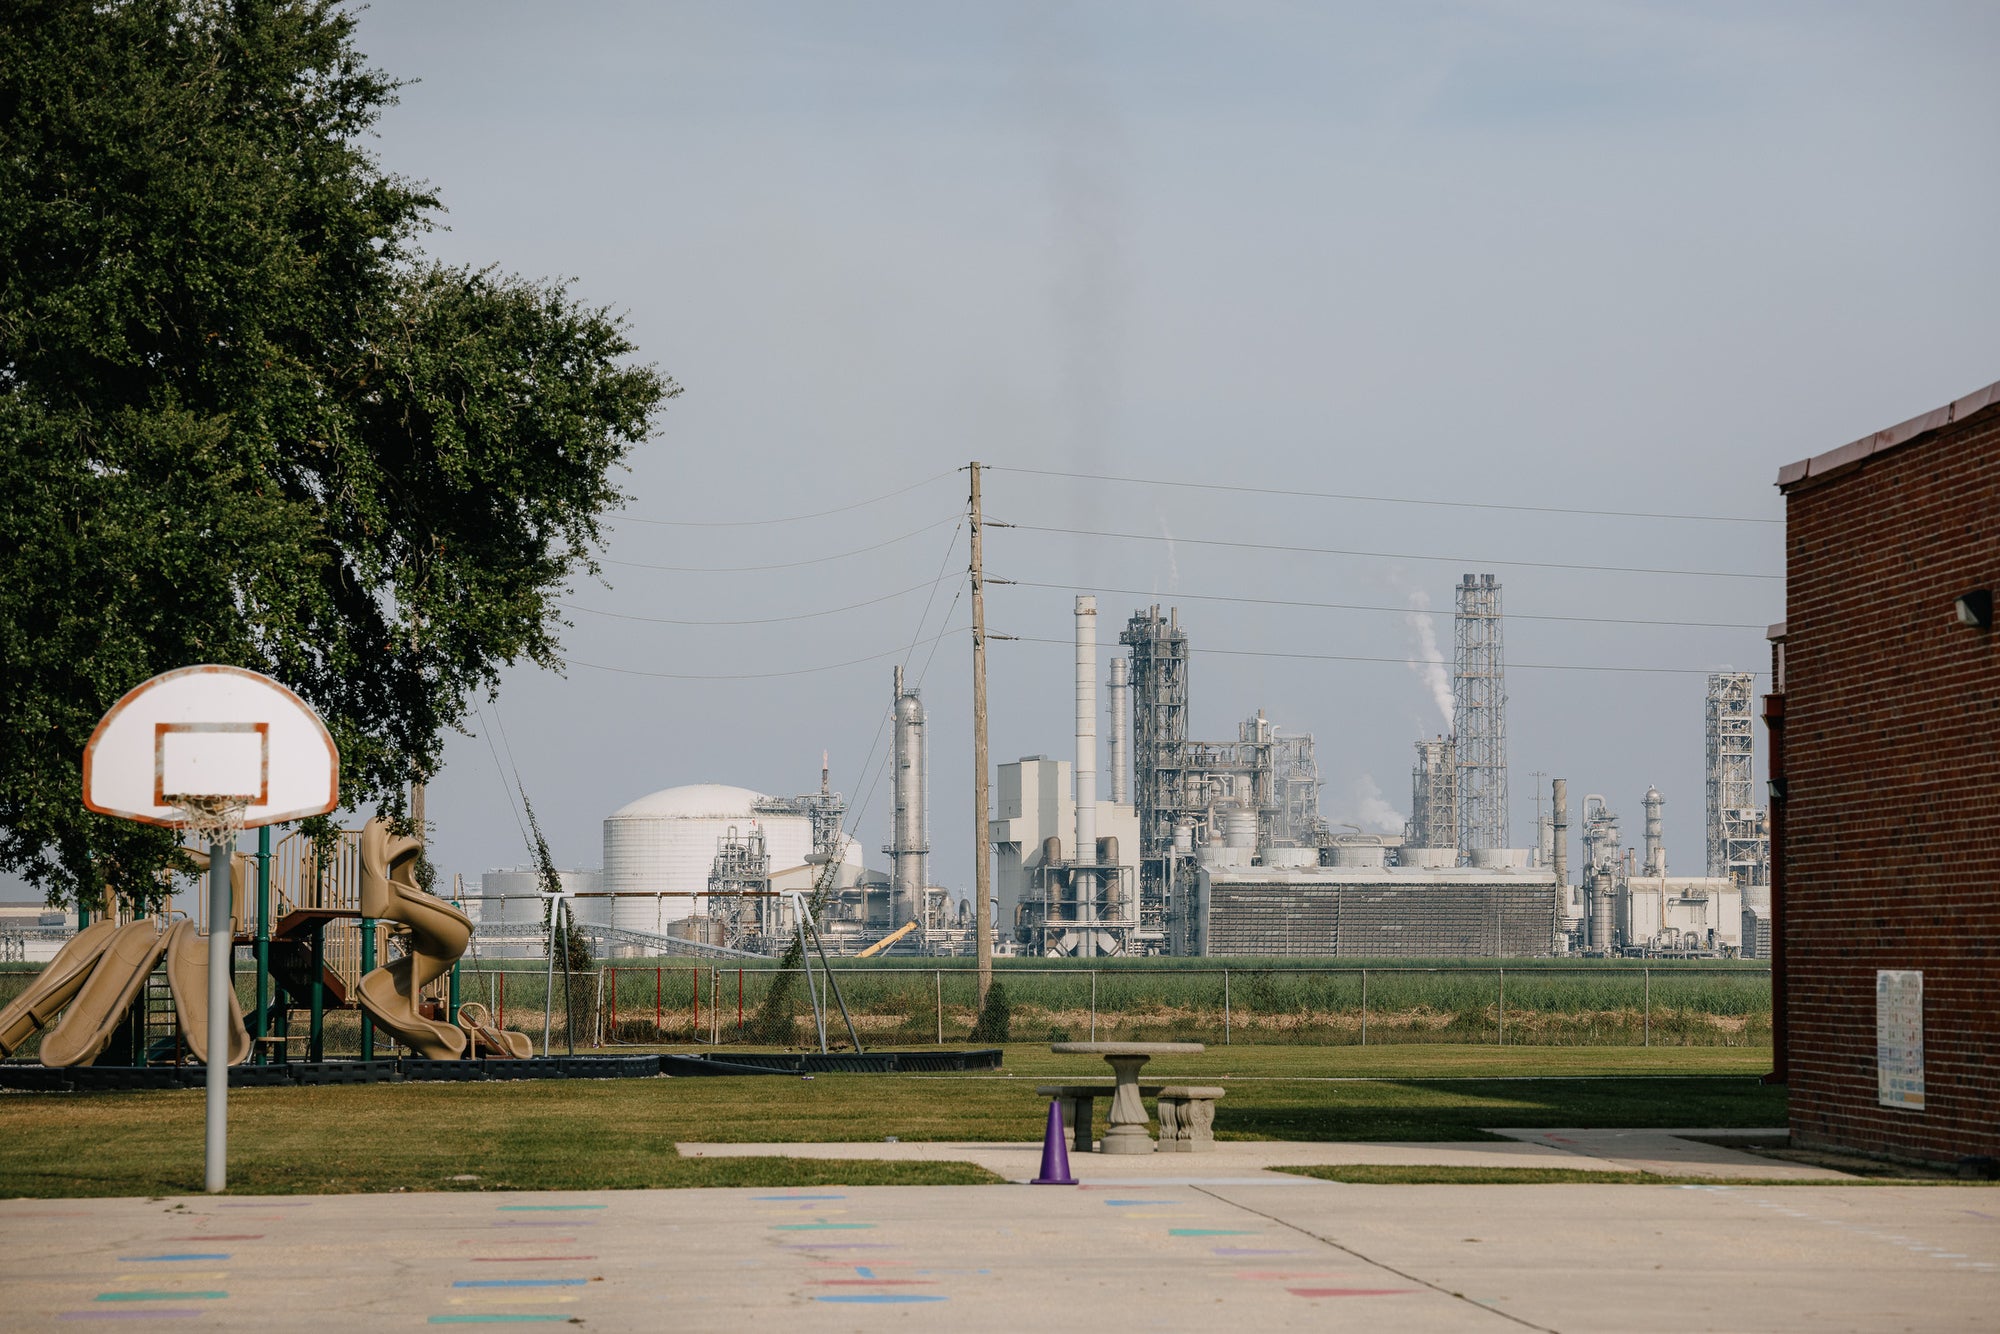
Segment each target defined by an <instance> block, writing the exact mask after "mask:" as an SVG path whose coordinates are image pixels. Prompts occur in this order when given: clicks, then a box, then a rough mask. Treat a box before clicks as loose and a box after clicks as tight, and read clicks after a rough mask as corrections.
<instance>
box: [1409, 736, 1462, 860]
mask: <svg viewBox="0 0 2000 1334" xmlns="http://www.w3.org/2000/svg"><path fill="white" fill-rule="evenodd" d="M1457 756H1458V747H1457V745H1456V743H1454V742H1453V740H1452V739H1451V738H1450V737H1438V738H1437V739H1436V740H1434V741H1419V742H1418V743H1417V764H1416V768H1414V769H1413V770H1411V771H1410V824H1409V828H1408V830H1407V831H1406V833H1405V837H1406V839H1407V841H1408V842H1409V845H1410V846H1411V847H1413V848H1455V847H1457V846H1458V757H1457Z"/></svg>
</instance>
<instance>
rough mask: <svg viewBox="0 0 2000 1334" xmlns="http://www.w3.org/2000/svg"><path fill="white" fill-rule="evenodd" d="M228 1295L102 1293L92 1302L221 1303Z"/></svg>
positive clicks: (224, 1293)
mask: <svg viewBox="0 0 2000 1334" xmlns="http://www.w3.org/2000/svg"><path fill="white" fill-rule="evenodd" d="M228 1295H229V1294H228V1293H226V1292H156V1291H144V1292H100V1293H98V1294H97V1296H96V1297H94V1298H92V1299H91V1300H93V1301H100V1302H219V1301H221V1300H222V1299H223V1298H225V1297H227V1296H228Z"/></svg>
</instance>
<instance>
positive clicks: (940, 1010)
mask: <svg viewBox="0 0 2000 1334" xmlns="http://www.w3.org/2000/svg"><path fill="white" fill-rule="evenodd" d="M931 980H932V981H933V982H934V983H935V984H936V986H937V1040H938V1045H939V1046H940V1047H942V1046H943V1045H944V969H942V968H937V969H933V970H932V977H931Z"/></svg>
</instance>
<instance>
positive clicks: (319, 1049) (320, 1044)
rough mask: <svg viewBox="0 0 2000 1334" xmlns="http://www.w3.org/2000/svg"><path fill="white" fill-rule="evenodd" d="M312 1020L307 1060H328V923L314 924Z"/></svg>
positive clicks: (307, 1038)
mask: <svg viewBox="0 0 2000 1334" xmlns="http://www.w3.org/2000/svg"><path fill="white" fill-rule="evenodd" d="M309 999H310V1002H311V1007H312V1008H311V1016H312V1017H311V1018H310V1019H309V1020H308V1021H307V1022H308V1028H307V1031H306V1059H307V1060H309V1061H324V1060H325V1059H326V922H325V920H324V919H322V920H320V921H317V922H314V923H313V932H312V995H311V997H310V998H309Z"/></svg>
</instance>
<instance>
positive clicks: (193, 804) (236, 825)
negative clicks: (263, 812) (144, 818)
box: [165, 792, 250, 852]
mask: <svg viewBox="0 0 2000 1334" xmlns="http://www.w3.org/2000/svg"><path fill="white" fill-rule="evenodd" d="M165 804H166V805H168V806H171V807H172V808H173V809H174V810H175V811H176V812H177V813H178V814H179V815H180V827H181V828H182V829H183V830H184V831H186V832H187V833H190V834H193V835H194V836H195V838H196V840H197V842H196V846H197V847H199V848H201V849H202V850H203V851H204V852H205V851H207V850H208V849H209V848H212V847H215V846H216V845H218V844H220V845H222V846H223V847H226V848H228V849H230V850H231V851H232V852H233V851H235V848H236V836H237V835H238V834H240V833H242V832H243V822H244V820H245V819H247V818H248V817H249V814H250V798H248V797H222V796H199V795H196V794H194V793H192V792H169V793H167V795H166V798H165Z"/></svg>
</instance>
